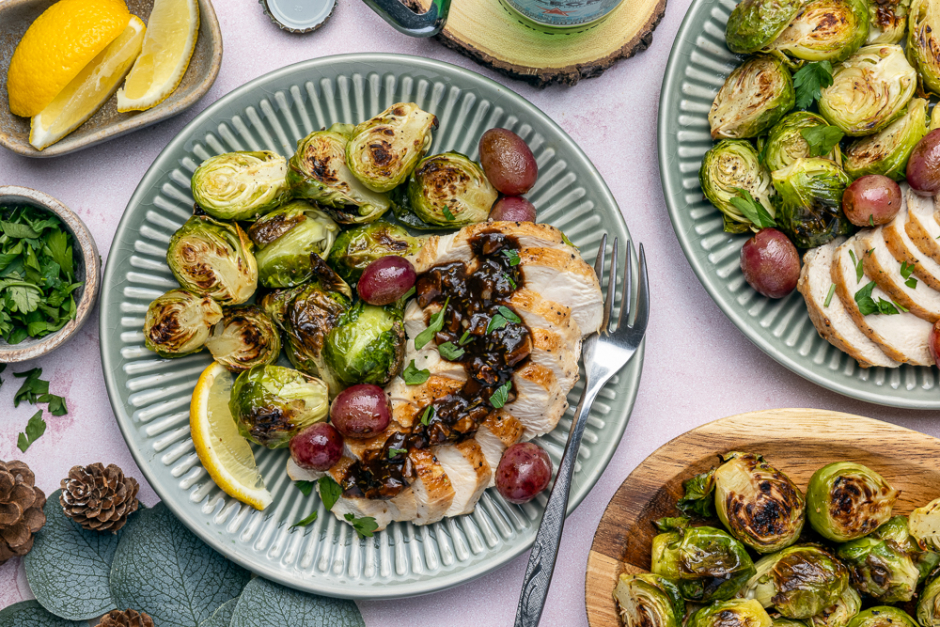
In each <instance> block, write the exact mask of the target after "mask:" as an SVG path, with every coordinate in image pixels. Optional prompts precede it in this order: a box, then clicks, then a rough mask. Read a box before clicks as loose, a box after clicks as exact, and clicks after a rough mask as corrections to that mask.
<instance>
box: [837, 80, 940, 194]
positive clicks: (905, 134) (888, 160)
mask: <svg viewBox="0 0 940 627" xmlns="http://www.w3.org/2000/svg"><path fill="white" fill-rule="evenodd" d="M926 134H927V101H926V100H924V99H922V98H914V99H912V100H911V103H910V104H909V105H908V106H907V111H905V112H904V114H903V115H902V116H901V117H900V118H898V119H897V120H895V121H894V122H892V123H891V124H889V125H888V126H886V127H885V128H884V130H881V131H879V132H877V133H875V134H874V135H869V136H867V137H860V138H858V139H856V140H855V141H853V142H852V143H851V144H849V146H848V148H846V149H845V173H846V174H848V175H849V176H850V177H852V178H853V179H857V178H859V177H861V176H864V175H866V174H883V175H885V176H889V177H891V178H892V179H894V180H895V181H903V180H904V177H905V175H906V171H907V160H908V158H910V156H911V153H912V152H913V151H914V146H916V145H917V142H919V141H920V140H921V138H922V137H923V136H924V135H926Z"/></svg>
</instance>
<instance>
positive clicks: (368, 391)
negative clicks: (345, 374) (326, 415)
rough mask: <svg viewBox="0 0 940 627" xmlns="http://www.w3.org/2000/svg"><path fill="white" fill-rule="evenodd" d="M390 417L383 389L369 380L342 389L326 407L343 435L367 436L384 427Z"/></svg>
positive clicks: (389, 408)
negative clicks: (368, 381)
mask: <svg viewBox="0 0 940 627" xmlns="http://www.w3.org/2000/svg"><path fill="white" fill-rule="evenodd" d="M391 417H392V410H391V407H389V404H388V398H386V396H385V391H384V390H383V389H382V388H380V387H379V386H377V385H372V384H371V383H360V384H359V385H354V386H352V387H348V388H346V389H345V390H343V391H342V392H340V393H339V395H338V396H337V397H336V398H335V399H333V404H332V405H331V406H330V420H332V421H333V425H334V426H335V427H336V428H337V429H338V430H339V432H340V433H342V434H343V435H344V436H345V437H347V438H371V437H372V436H373V435H375V434H377V433H381V432H382V431H384V430H385V428H386V427H387V426H388V423H389V421H390V420H391Z"/></svg>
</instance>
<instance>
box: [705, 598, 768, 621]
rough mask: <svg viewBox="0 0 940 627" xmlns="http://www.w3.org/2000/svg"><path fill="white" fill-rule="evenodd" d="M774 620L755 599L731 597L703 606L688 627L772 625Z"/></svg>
mask: <svg viewBox="0 0 940 627" xmlns="http://www.w3.org/2000/svg"><path fill="white" fill-rule="evenodd" d="M773 624H774V621H773V620H772V619H771V618H770V616H769V615H768V614H767V611H766V610H765V609H764V608H762V607H761V606H760V603H758V602H757V601H754V600H753V599H731V600H730V601H719V602H718V603H714V604H712V605H710V606H708V607H703V608H701V609H700V610H698V611H697V612H695V613H694V614H692V616H691V617H689V621H688V623H687V625H688V627H771V625H773Z"/></svg>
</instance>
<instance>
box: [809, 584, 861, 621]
mask: <svg viewBox="0 0 940 627" xmlns="http://www.w3.org/2000/svg"><path fill="white" fill-rule="evenodd" d="M861 609H862V597H860V596H859V595H858V592H856V591H855V588H853V587H852V586H851V585H850V586H848V587H847V588H846V589H845V590H843V591H842V595H841V596H840V597H839V600H838V601H836V602H835V603H834V604H833V605H830V606H829V607H827V608H826V609H824V610H822V611H821V612H819V613H818V614H816V615H815V616H813V617H811V618H810V619H808V620H807V621H806V622H807V623H808V624H809V625H810V627H846V625H848V624H849V621H850V620H852V619H853V618H855V615H856V614H858V612H859V610H861Z"/></svg>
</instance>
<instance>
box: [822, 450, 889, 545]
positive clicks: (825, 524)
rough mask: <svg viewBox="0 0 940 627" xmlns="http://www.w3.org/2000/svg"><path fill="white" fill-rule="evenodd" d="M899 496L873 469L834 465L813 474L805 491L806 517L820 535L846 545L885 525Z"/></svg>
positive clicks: (848, 464) (837, 463)
mask: <svg viewBox="0 0 940 627" xmlns="http://www.w3.org/2000/svg"><path fill="white" fill-rule="evenodd" d="M898 494H899V493H898V491H897V490H895V489H894V488H892V487H891V486H889V485H888V483H887V482H886V481H885V480H884V479H882V478H881V475H879V474H878V473H877V472H875V471H874V470H871V469H870V468H866V467H865V466H863V465H861V464H856V463H853V462H836V463H833V464H828V465H826V466H823V467H822V468H820V469H819V470H817V471H816V472H815V473H813V477H812V478H811V479H810V481H809V486H807V489H806V515H807V517H808V518H809V523H810V525H812V527H813V529H815V530H816V532H817V533H818V534H819V535H821V536H823V537H824V538H826V539H828V540H832V541H833V542H848V541H849V540H854V539H855V538H861V537H862V536H866V535H868V534H869V533H871V532H872V531H874V530H875V529H877V528H878V527H880V526H881V525H883V524H884V523H885V522H887V520H888V519H889V518H891V509H892V508H893V507H894V502H895V501H896V500H897V498H898Z"/></svg>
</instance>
